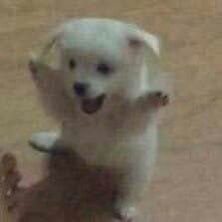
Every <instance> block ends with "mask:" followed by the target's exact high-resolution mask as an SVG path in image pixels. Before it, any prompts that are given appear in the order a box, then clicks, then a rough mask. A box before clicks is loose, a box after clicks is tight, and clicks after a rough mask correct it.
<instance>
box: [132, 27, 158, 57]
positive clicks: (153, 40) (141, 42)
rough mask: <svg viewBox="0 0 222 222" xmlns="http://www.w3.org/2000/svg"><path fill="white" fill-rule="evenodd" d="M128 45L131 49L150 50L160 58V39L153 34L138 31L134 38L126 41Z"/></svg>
mask: <svg viewBox="0 0 222 222" xmlns="http://www.w3.org/2000/svg"><path fill="white" fill-rule="evenodd" d="M128 41H129V45H130V46H131V47H133V48H137V49H138V48H145V49H147V48H148V49H151V50H152V52H153V53H154V54H155V55H156V56H160V51H161V50H160V48H161V46H160V39H159V38H158V37H157V36H156V35H153V34H150V33H147V32H145V31H139V32H138V33H137V34H136V35H135V36H131V37H129V39H128Z"/></svg>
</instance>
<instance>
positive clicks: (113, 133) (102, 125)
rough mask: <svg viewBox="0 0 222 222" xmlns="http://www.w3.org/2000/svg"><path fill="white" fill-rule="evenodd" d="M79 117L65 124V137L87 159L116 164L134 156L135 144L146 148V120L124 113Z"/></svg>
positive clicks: (97, 162)
mask: <svg viewBox="0 0 222 222" xmlns="http://www.w3.org/2000/svg"><path fill="white" fill-rule="evenodd" d="M81 117H82V116H79V118H76V120H75V122H73V123H69V124H67V125H66V127H65V129H64V131H65V134H64V136H65V140H66V141H68V142H69V143H70V144H72V146H73V148H74V149H75V151H77V152H78V153H79V154H80V155H81V156H82V157H83V158H85V159H86V160H87V161H88V162H91V163H94V164H102V165H103V164H105V165H116V166H117V165H120V163H121V164H124V163H126V162H127V161H128V160H130V159H131V158H132V156H135V152H136V153H138V146H140V148H141V149H143V148H144V149H145V148H146V147H145V146H146V145H147V142H146V141H147V139H148V137H149V135H146V132H147V128H152V125H150V124H148V119H143V118H141V116H137V115H136V114H134V115H133V116H130V115H129V114H127V113H118V114H115V115H112V114H110V115H99V116H97V117H95V118H81ZM148 140H149V139H148ZM141 144H142V145H141ZM144 144H145V145H144Z"/></svg>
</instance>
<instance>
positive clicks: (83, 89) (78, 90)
mask: <svg viewBox="0 0 222 222" xmlns="http://www.w3.org/2000/svg"><path fill="white" fill-rule="evenodd" d="M87 89H88V85H87V84H85V83H80V82H78V83H75V84H74V85H73V90H74V92H75V94H76V95H77V96H85V95H86V93H87Z"/></svg>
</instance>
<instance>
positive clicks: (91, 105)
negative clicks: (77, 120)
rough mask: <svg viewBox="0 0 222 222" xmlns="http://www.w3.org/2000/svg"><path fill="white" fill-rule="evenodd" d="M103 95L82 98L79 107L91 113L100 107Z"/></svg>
mask: <svg viewBox="0 0 222 222" xmlns="http://www.w3.org/2000/svg"><path fill="white" fill-rule="evenodd" d="M104 99H105V95H104V94H103V95H101V96H98V97H96V98H83V99H82V100H81V109H82V111H83V112H85V113H87V114H92V113H95V112H97V111H98V110H99V109H101V107H102V105H103V102H104Z"/></svg>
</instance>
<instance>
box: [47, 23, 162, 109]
mask: <svg viewBox="0 0 222 222" xmlns="http://www.w3.org/2000/svg"><path fill="white" fill-rule="evenodd" d="M52 45H56V49H57V50H58V52H59V58H60V59H59V69H60V71H61V75H62V81H63V84H64V88H65V89H66V92H67V93H68V96H70V97H73V98H74V99H76V101H78V102H79V104H80V106H81V108H82V110H83V111H84V112H86V113H94V112H96V111H98V110H99V109H100V108H101V107H102V106H103V103H104V102H105V100H106V99H107V98H110V97H112V96H115V95H118V96H122V97H125V98H127V97H128V98H131V97H134V96H137V95H138V94H139V93H140V91H141V90H143V88H144V86H145V87H146V86H147V81H148V79H147V77H146V75H145V74H144V73H146V74H147V72H148V71H149V69H151V67H147V61H150V64H152V61H153V58H154V57H157V56H158V54H159V41H158V39H157V38H156V37H155V36H153V35H151V34H148V33H145V32H144V31H142V30H140V29H138V28H137V27H136V26H133V25H130V24H126V23H122V22H118V21H114V20H108V19H80V20H75V21H71V22H69V23H66V24H64V25H62V26H61V27H59V28H58V29H57V30H56V32H55V33H54V34H53V36H52V38H51V39H50V41H49V44H48V47H51V46H52ZM145 82H146V83H145ZM144 83H145V84H144Z"/></svg>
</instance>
